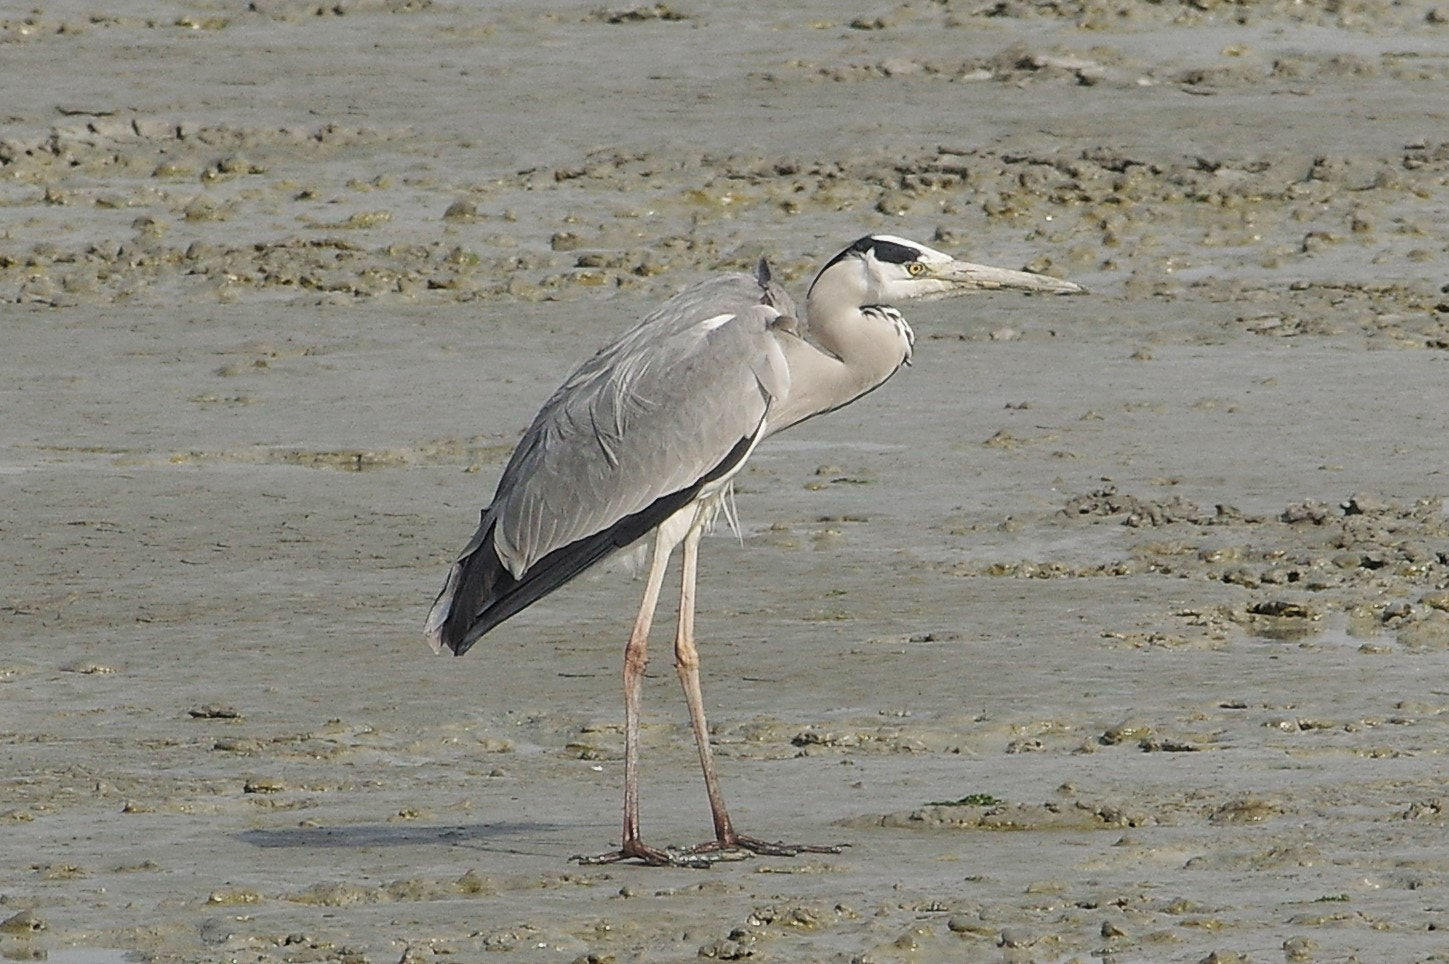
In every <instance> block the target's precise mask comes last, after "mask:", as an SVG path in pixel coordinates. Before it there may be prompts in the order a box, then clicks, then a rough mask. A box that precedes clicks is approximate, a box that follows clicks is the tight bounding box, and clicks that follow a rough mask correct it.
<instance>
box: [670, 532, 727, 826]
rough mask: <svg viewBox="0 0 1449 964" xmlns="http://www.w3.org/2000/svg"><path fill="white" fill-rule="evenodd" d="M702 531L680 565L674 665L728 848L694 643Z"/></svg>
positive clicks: (690, 540) (688, 543) (687, 542)
mask: <svg viewBox="0 0 1449 964" xmlns="http://www.w3.org/2000/svg"><path fill="white" fill-rule="evenodd" d="M700 535H701V530H700V529H699V528H693V529H691V530H690V531H689V534H688V535H686V536H685V537H684V552H683V559H682V560H681V564H680V587H679V628H678V631H677V632H676V633H675V636H674V668H675V670H676V671H677V672H678V673H679V682H680V683H681V684H683V686H684V698H685V701H686V702H687V703H688V704H689V723H690V726H692V727H693V728H694V743H695V745H696V746H697V747H699V765H700V768H701V769H702V770H704V789H705V792H706V793H707V794H709V812H710V816H711V817H713V818H714V836H715V839H716V840H717V841H718V842H719V843H720V844H721V845H722V846H726V847H732V846H734V843H735V838H736V834H735V828H734V825H733V824H731V823H730V815H729V811H728V810H726V809H725V802H724V793H723V792H722V791H721V790H720V787H719V776H718V774H716V773H715V769H714V751H713V750H711V749H710V745H709V723H708V721H706V720H705V718H704V691H703V690H702V689H700V685H699V650H698V649H697V648H695V645H694V582H695V576H696V574H697V573H698V571H699V538H700Z"/></svg>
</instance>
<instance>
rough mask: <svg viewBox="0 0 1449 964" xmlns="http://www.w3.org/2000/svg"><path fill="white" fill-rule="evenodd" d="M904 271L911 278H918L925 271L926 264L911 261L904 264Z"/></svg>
mask: <svg viewBox="0 0 1449 964" xmlns="http://www.w3.org/2000/svg"><path fill="white" fill-rule="evenodd" d="M906 271H907V272H909V273H910V276H911V277H912V278H919V277H920V276H921V275H923V274H925V273H926V266H925V265H924V264H922V263H921V262H919V261H912V262H910V263H909V264H907V265H906Z"/></svg>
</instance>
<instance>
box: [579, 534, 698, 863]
mask: <svg viewBox="0 0 1449 964" xmlns="http://www.w3.org/2000/svg"><path fill="white" fill-rule="evenodd" d="M673 548H674V547H673V546H671V545H668V544H666V542H665V539H664V537H663V533H662V532H661V534H660V535H659V536H658V537H656V539H655V544H654V558H653V560H652V561H651V562H650V564H649V577H648V580H647V581H646V582H645V584H644V600H643V602H642V603H641V604H640V606H639V615H638V616H636V617H635V618H634V630H633V632H631V633H630V634H629V642H628V644H627V645H626V646H625V647H624V837H623V841H622V845H621V846H620V848H619V850H618V851H617V852H614V853H606V854H599V855H598V856H597V857H578V858H576V859H577V860H578V861H579V863H584V864H606V863H613V862H614V861H617V860H627V859H629V858H631V857H633V858H638V859H639V860H642V861H644V862H645V863H647V864H661V865H662V864H668V863H671V859H670V856H669V854H667V853H665V852H664V851H662V850H659V849H658V848H656V847H650V846H648V845H647V844H645V843H644V841H643V839H642V838H641V837H640V834H639V714H640V708H641V705H642V703H643V690H644V668H645V667H646V666H647V665H648V664H649V628H650V626H651V625H652V624H653V622H654V608H655V606H657V605H658V603H659V590H660V588H661V587H662V586H663V585H664V572H665V570H666V569H668V568H669V556H670V553H671V552H672V551H673Z"/></svg>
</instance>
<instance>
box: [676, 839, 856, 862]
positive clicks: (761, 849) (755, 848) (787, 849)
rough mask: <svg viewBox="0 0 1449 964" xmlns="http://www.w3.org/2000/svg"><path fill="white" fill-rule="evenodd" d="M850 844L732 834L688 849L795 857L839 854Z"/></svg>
mask: <svg viewBox="0 0 1449 964" xmlns="http://www.w3.org/2000/svg"><path fill="white" fill-rule="evenodd" d="M848 846H850V845H849V844H827V845H823V846H822V845H819V844H799V843H785V842H784V841H782V840H774V841H771V840H761V839H760V838H759V837H750V836H747V835H745V834H738V833H737V834H731V835H730V836H729V837H727V838H725V839H723V840H711V841H710V842H709V843H704V844H700V845H699V846H698V847H693V848H691V849H690V850H688V851H686V853H689V854H695V855H699V856H704V855H708V854H720V853H728V852H730V851H736V852H738V851H748V852H749V853H752V854H760V855H761V856H764V857H795V856H798V855H799V854H838V853H840V852H841V851H842V850H843V849H845V848H846V847H848Z"/></svg>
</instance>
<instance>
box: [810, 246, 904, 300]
mask: <svg viewBox="0 0 1449 964" xmlns="http://www.w3.org/2000/svg"><path fill="white" fill-rule="evenodd" d="M872 249H874V250H875V256H876V258H878V259H879V260H881V261H889V262H891V263H892V264H909V263H910V262H912V261H918V260H920V257H921V252H920V250H919V249H917V248H913V247H911V246H910V245H908V244H897V243H896V242H894V241H886V240H884V239H882V238H877V237H875V236H873V235H869V234H868V235H866V236H865V237H863V238H860V239H859V240H857V241H856V242H855V243H853V244H852V245H851V246H850V247H848V248H846V249H845V250H844V251H841V252H840V253H839V254H837V255H836V256H835V257H833V258H831V259H830V260H829V261H827V262H826V263H825V265H824V267H822V268H821V269H820V271H819V273H817V274H816V275H815V280H816V281H819V280H820V276H821V275H823V274H825V272H826V271H827V270H829V269H830V268H832V267H834V266H835V265H837V264H839V263H840V262H842V261H844V260H845V259H846V258H849V257H851V256H853V255H864V254H865V253H866V252H868V251H870V250H872ZM810 287H811V289H812V290H813V289H814V287H815V282H813V281H812V282H811V283H810ZM806 297H809V295H808V293H807V295H806Z"/></svg>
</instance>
